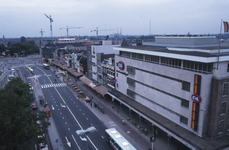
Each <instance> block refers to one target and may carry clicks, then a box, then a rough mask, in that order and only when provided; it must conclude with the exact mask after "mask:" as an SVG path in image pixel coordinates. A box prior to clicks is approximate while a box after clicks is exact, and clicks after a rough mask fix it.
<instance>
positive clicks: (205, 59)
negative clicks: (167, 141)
mask: <svg viewBox="0 0 229 150" xmlns="http://www.w3.org/2000/svg"><path fill="white" fill-rule="evenodd" d="M155 41H156V42H155V43H143V44H142V45H141V44H137V45H136V46H128V45H125V44H122V46H119V47H114V50H116V51H117V52H118V54H117V55H115V64H116V65H115V66H116V68H115V79H116V83H115V89H116V91H114V92H108V94H109V95H110V96H111V97H112V99H113V100H117V101H119V102H120V105H124V106H126V107H128V109H129V110H130V112H135V113H136V114H138V116H139V117H140V118H144V119H145V120H147V121H148V122H149V124H151V125H153V126H155V127H156V128H157V129H160V130H161V131H163V132H165V133H166V134H167V135H168V136H169V137H172V138H174V139H175V140H177V141H179V142H181V143H183V144H184V145H186V146H187V147H189V148H190V149H196V147H198V149H219V148H221V147H223V146H226V145H228V144H229V142H228V141H227V140H228V139H227V140H225V141H224V140H221V141H224V142H221V143H220V142H219V141H220V138H224V137H226V138H228V136H227V135H228V133H229V88H228V86H229V44H226V43H224V45H222V44H221V46H220V47H219V44H218V43H216V41H217V40H216V38H215V37H212V36H206V37H156V38H155ZM92 47H93V48H95V49H96V46H92ZM93 71H94V72H96V71H98V72H99V70H93ZM114 93H115V94H114ZM128 117H130V118H131V113H130V115H129V116H128ZM140 120H141V119H140ZM139 124H141V121H140V123H139ZM196 135H198V136H196ZM197 137H199V139H198V138H197Z"/></svg>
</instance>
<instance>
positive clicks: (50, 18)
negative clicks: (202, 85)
mask: <svg viewBox="0 0 229 150" xmlns="http://www.w3.org/2000/svg"><path fill="white" fill-rule="evenodd" d="M44 15H45V16H46V17H47V18H48V19H49V20H50V32H51V40H52V22H53V20H52V17H51V15H50V17H49V16H47V15H46V14H44ZM52 43H53V40H52Z"/></svg>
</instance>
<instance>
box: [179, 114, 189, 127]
mask: <svg viewBox="0 0 229 150" xmlns="http://www.w3.org/2000/svg"><path fill="white" fill-rule="evenodd" d="M180 122H181V123H183V124H186V125H188V118H186V117H184V116H180Z"/></svg>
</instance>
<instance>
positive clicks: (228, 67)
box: [227, 64, 229, 72]
mask: <svg viewBox="0 0 229 150" xmlns="http://www.w3.org/2000/svg"><path fill="white" fill-rule="evenodd" d="M227 72H229V64H227Z"/></svg>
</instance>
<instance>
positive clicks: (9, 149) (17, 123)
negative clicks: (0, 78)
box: [0, 77, 50, 150]
mask: <svg viewBox="0 0 229 150" xmlns="http://www.w3.org/2000/svg"><path fill="white" fill-rule="evenodd" d="M33 101H34V97H33V94H32V93H31V92H30V86H29V85H28V83H25V82H24V81H23V80H22V79H21V78H19V77H17V78H14V79H12V80H11V81H10V82H8V83H7V84H6V85H5V86H4V88H3V89H1V90H0V104H1V107H0V149H1V150H16V149H18V150H31V149H33V148H34V144H37V145H39V144H40V143H43V144H46V143H47V142H46V139H45V136H43V135H45V134H47V132H48V126H49V125H50V123H49V122H48V121H45V120H44V119H43V118H44V116H45V114H44V112H33V111H32V109H31V107H30V104H31V102H33ZM39 135H40V136H39Z"/></svg>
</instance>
